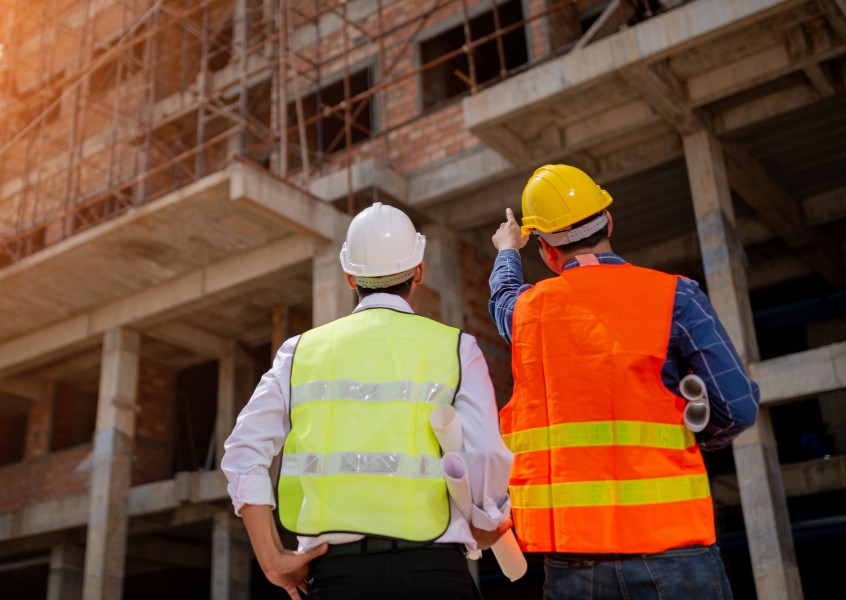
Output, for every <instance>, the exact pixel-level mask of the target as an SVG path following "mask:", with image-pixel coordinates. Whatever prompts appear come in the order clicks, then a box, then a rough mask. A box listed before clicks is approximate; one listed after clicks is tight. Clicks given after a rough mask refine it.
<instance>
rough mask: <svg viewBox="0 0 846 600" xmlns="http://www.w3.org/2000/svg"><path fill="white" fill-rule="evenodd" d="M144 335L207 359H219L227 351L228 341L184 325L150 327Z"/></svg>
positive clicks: (168, 324) (171, 324)
mask: <svg viewBox="0 0 846 600" xmlns="http://www.w3.org/2000/svg"><path fill="white" fill-rule="evenodd" d="M144 335H145V336H147V337H151V338H153V339H156V340H159V341H160V342H165V343H167V344H171V345H173V346H176V347H178V348H184V349H185V350H190V351H191V352H193V353H195V354H198V355H200V356H205V357H209V358H220V357H222V356H224V355H225V354H226V353H227V352H228V350H229V346H228V340H226V339H224V338H222V337H220V336H217V335H214V334H213V333H209V332H208V331H203V330H202V329H198V328H196V327H192V326H190V325H186V324H184V323H167V324H164V325H157V326H155V327H150V328H148V329H145V330H144Z"/></svg>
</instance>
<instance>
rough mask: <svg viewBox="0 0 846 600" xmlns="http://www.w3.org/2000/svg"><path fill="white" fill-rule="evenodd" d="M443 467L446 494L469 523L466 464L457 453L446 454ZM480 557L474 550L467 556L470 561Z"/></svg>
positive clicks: (478, 552)
mask: <svg viewBox="0 0 846 600" xmlns="http://www.w3.org/2000/svg"><path fill="white" fill-rule="evenodd" d="M441 462H442V464H443V467H444V478H445V479H446V484H447V492H448V493H449V497H450V498H451V499H452V502H453V504H454V505H455V508H456V510H458V512H460V513H461V516H462V517H464V519H465V520H466V521H467V522H468V523H469V522H470V515H471V514H472V512H473V499H472V494H471V493H470V479H469V478H468V477H467V463H465V462H464V459H463V458H462V457H461V455H460V454H458V453H457V452H447V453H446V454H444V457H443V460H442V461H441ZM481 557H482V551H481V550H475V551H473V552H471V553H470V554H469V555H468V558H470V559H471V560H478V559H479V558H481Z"/></svg>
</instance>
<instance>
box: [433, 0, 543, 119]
mask: <svg viewBox="0 0 846 600" xmlns="http://www.w3.org/2000/svg"><path fill="white" fill-rule="evenodd" d="M497 11H498V13H499V25H500V29H503V28H506V27H508V26H509V25H513V24H515V23H519V22H520V21H522V20H523V7H522V4H521V3H520V2H519V1H517V0H509V1H508V2H504V3H502V4H500V5H499V6H498V7H497ZM494 31H496V27H495V20H494V12H493V10H489V11H487V12H484V13H482V14H480V15H479V16H477V17H474V18H473V19H471V20H470V39H471V40H479V39H481V38H483V37H485V36H488V35H490V34H492V33H494ZM464 44H465V36H464V25H463V24H462V25H457V26H455V27H453V28H452V29H448V30H447V31H445V32H443V33H441V34H439V35H436V36H434V37H432V38H429V39H428V40H424V41H422V42H420V62H421V64H422V65H426V64H427V63H429V62H432V61H434V60H436V59H438V58H439V57H441V56H444V55H446V54H449V53H451V52H454V51H456V50H458V49H460V48H461V47H462V46H464ZM502 45H503V54H504V58H505V64H504V65H502V64H501V61H500V55H499V50H498V48H497V41H496V38H491V39H490V40H488V41H486V42H484V43H483V44H480V45H478V46H476V47H475V48H474V49H473V53H472V56H473V67H474V68H475V71H476V72H475V75H476V83H477V84H478V85H482V84H485V83H487V82H490V81H493V80H495V79H497V78H498V77H499V76H500V74H501V72H502V70H503V69H504V70H505V71H511V70H512V69H515V68H517V67H519V66H521V65H524V64H526V63H527V62H528V61H529V54H528V50H527V47H526V32H525V31H524V29H523V27H522V26H519V27H515V28H513V29H510V30H509V31H508V32H507V33H505V34H504V35H503V36H502ZM469 65H470V63H469V61H468V58H467V54H466V53H464V52H460V53H457V54H455V55H454V56H452V58H449V59H447V60H445V61H444V62H441V63H439V64H437V65H435V66H433V67H432V68H429V69H426V70H424V71H423V74H422V79H421V84H422V93H423V108H430V107H432V106H435V105H437V104H439V103H441V102H443V101H445V100H449V99H450V98H455V97H456V96H460V95H462V94H464V93H466V92H468V91H469V90H470V87H471V79H470V66H469Z"/></svg>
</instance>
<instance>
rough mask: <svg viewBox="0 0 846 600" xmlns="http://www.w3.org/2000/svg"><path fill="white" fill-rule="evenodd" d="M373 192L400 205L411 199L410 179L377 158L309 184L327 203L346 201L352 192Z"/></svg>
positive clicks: (366, 160) (309, 187)
mask: <svg viewBox="0 0 846 600" xmlns="http://www.w3.org/2000/svg"><path fill="white" fill-rule="evenodd" d="M371 188H374V189H377V190H379V192H380V193H384V194H387V195H388V196H390V197H391V198H393V199H395V200H398V201H399V202H403V203H404V202H406V201H407V199H408V181H407V179H406V178H405V177H403V176H402V175H400V174H399V173H397V172H396V171H393V170H391V169H389V168H388V167H386V166H385V165H383V164H382V163H380V162H379V161H377V160H376V159H374V158H368V159H365V160H363V161H360V162H355V163H353V164H352V165H351V166H350V167H348V168H347V169H341V170H339V171H335V172H334V173H330V174H329V175H325V176H323V177H318V178H316V179H312V180H311V181H310V182H309V184H308V190H309V192H311V193H312V194H314V195H315V196H316V197H318V198H320V199H322V200H324V201H326V202H334V201H335V200H340V199H341V198H346V197H347V195H348V194H349V193H350V190H352V193H353V194H357V193H359V192H362V191H364V190H367V189H371Z"/></svg>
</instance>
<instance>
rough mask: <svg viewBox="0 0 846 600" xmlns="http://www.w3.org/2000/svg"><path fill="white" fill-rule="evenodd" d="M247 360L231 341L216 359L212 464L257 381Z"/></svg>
mask: <svg viewBox="0 0 846 600" xmlns="http://www.w3.org/2000/svg"><path fill="white" fill-rule="evenodd" d="M252 367H253V365H252V360H251V358H250V357H249V356H248V355H247V353H246V352H244V350H243V348H241V346H240V345H239V344H238V343H237V342H235V341H231V342H230V343H229V350H228V352H227V353H226V356H224V357H222V358H221V359H220V362H219V363H218V369H217V418H216V420H215V462H214V464H215V465H220V460H221V459H222V458H223V443H224V442H225V441H226V438H228V437H229V434H230V433H232V428H233V427H235V419H236V418H237V416H238V413H239V412H241V409H242V408H243V407H244V405H245V404H246V403H247V400H249V399H250V395H251V394H252V391H253V389H254V388H255V385H256V383H258V382H257V381H253V368H252Z"/></svg>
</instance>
